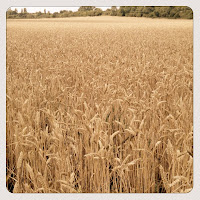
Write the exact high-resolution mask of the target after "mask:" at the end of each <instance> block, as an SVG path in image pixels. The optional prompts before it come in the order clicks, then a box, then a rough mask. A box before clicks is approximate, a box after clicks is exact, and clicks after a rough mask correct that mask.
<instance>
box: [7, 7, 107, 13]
mask: <svg viewBox="0 0 200 200" xmlns="http://www.w3.org/2000/svg"><path fill="white" fill-rule="evenodd" d="M15 8H17V10H18V12H21V9H22V8H24V7H11V9H12V10H15ZM96 8H101V9H102V10H107V9H108V8H110V7H96ZM26 9H27V11H28V12H29V13H35V12H39V11H41V12H44V9H46V12H48V11H50V13H54V12H60V11H61V10H71V11H77V10H78V9H79V7H26Z"/></svg>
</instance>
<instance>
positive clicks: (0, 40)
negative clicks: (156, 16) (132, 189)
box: [0, 0, 200, 200]
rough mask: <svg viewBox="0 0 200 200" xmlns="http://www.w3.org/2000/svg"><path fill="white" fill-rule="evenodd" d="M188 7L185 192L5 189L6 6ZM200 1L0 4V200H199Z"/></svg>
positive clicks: (20, 0) (15, 0)
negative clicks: (189, 122) (189, 171)
mask: <svg viewBox="0 0 200 200" xmlns="http://www.w3.org/2000/svg"><path fill="white" fill-rule="evenodd" d="M133 5H134V6H188V7H190V8H191V9H192V10H193V89H194V90H193V128H194V140H193V146H194V149H193V150H194V175H193V179H194V183H193V189H192V191H191V192H189V193H180V194H177V193H176V194H166V193H165V194H160V193H148V194H147V193H146V194H144V193H130V194H91V193H80V194H72V193H67V194H26V193H23V194H14V193H10V192H9V191H8V190H7V188H6V11H7V9H8V8H10V7H66V6H67V7H70V6H72V7H76V6H77V7H79V6H99V7H103V6H133ZM199 142H200V2H199V1H198V0H173V1H169V0H160V1H158V0H123V1H120V0H110V1H109V2H108V1H106V0H98V1H97V0H77V1H76V2H75V1H72V0H71V1H69V0H56V1H53V0H43V1H39V0H34V1H27V0H5V1H3V2H1V3H0V199H5V200H27V199H29V200H35V199H39V200H51V199H52V200H56V199H59V200H64V199H68V200H79V199H87V200H94V199H95V200H101V199H105V200H106V199H113V200H114V199H115V200H124V199H126V200H132V199H133V198H136V199H138V200H140V199H141V200H145V199H148V200H149V199H152V200H160V199H162V200H165V199H170V200H175V199H176V200H178V199H181V200H188V199H192V200H196V199H199V198H200V144H199Z"/></svg>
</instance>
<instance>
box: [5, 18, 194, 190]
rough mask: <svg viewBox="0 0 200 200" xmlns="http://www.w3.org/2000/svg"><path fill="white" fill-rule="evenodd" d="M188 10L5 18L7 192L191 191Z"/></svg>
mask: <svg viewBox="0 0 200 200" xmlns="http://www.w3.org/2000/svg"><path fill="white" fill-rule="evenodd" d="M192 41H193V32H192V21H191V20H168V19H144V18H142V19H141V18H128V17H127V18H121V17H90V18H89V17H86V18H67V19H37V20H36V19H34V20H7V187H8V190H9V191H11V192H22V193H24V192H42V193H48V192H50V193H52V192H57V193H61V192H63V193H66V192H67V193H68V192H79V193H80V192H83V193H85V192H87V193H93V192H94V193H118V192H124V193H129V192H132V193H143V192H145V193H149V192H189V191H190V190H191V188H192V187H193V146H192V145H193V43H192Z"/></svg>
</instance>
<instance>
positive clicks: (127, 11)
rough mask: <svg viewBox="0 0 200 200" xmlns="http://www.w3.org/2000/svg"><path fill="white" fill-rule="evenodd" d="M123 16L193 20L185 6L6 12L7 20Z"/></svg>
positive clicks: (89, 7)
mask: <svg viewBox="0 0 200 200" xmlns="http://www.w3.org/2000/svg"><path fill="white" fill-rule="evenodd" d="M101 15H108V16H125V17H151V18H157V17H160V18H175V19H177V18H183V19H193V11H192V9H191V8H189V7H187V6H120V7H119V8H117V7H116V6H112V7H111V8H110V9H107V10H105V11H103V10H102V9H100V8H96V7H94V6H81V7H80V8H79V9H78V11H75V12H73V11H68V10H61V11H60V12H54V13H50V12H49V11H46V9H44V12H40V11H39V12H36V13H28V12H27V9H26V8H24V9H21V12H18V10H17V9H15V10H11V9H8V11H7V18H12V19H21V18H28V19H31V18H64V17H84V16H101Z"/></svg>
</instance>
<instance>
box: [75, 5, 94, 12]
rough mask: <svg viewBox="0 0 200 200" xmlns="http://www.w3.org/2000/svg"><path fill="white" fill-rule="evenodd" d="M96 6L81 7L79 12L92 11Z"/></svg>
mask: <svg viewBox="0 0 200 200" xmlns="http://www.w3.org/2000/svg"><path fill="white" fill-rule="evenodd" d="M94 9H95V6H81V7H80V8H79V9H78V11H79V12H85V11H91V10H94Z"/></svg>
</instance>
